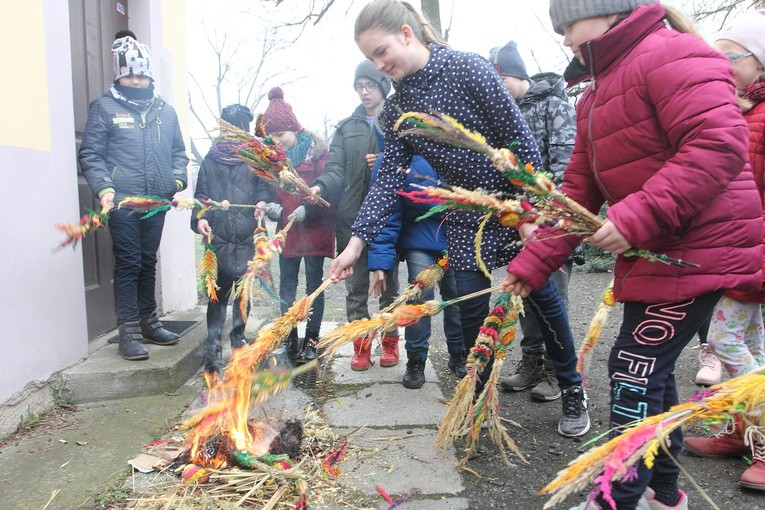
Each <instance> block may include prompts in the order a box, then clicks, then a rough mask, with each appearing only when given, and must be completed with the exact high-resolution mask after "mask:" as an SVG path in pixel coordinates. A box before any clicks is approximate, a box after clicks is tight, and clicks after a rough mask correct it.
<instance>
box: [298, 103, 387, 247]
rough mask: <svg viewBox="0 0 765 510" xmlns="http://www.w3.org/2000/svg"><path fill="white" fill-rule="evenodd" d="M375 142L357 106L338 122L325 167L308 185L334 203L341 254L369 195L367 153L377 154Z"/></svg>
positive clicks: (363, 115)
mask: <svg viewBox="0 0 765 510" xmlns="http://www.w3.org/2000/svg"><path fill="white" fill-rule="evenodd" d="M377 152H378V149H377V142H376V139H375V136H374V133H373V131H372V129H371V128H370V127H369V124H368V123H367V118H366V113H365V111H364V107H363V106H362V105H359V106H358V107H357V108H356V110H355V111H354V112H353V114H352V115H351V116H350V117H347V118H345V119H343V120H341V121H340V123H339V124H338V125H337V129H336V130H335V134H334V135H333V136H332V142H331V143H330V146H329V157H328V159H327V168H326V170H325V171H324V173H323V174H322V175H320V176H319V177H317V178H316V179H315V180H314V181H313V183H311V185H312V186H319V187H320V188H321V196H322V197H324V198H326V199H327V200H329V201H331V202H336V203H337V204H338V205H337V217H336V221H335V228H336V230H337V232H336V237H337V252H338V253H340V252H341V251H343V250H344V249H345V247H346V245H347V244H348V241H349V240H350V238H351V225H353V222H354V220H355V219H356V215H357V214H358V212H359V208H360V207H361V203H362V202H363V201H364V198H365V197H366V196H367V193H368V192H369V185H370V181H371V176H372V169H371V168H369V166H368V165H367V162H366V155H367V154H377Z"/></svg>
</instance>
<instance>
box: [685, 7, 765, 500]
mask: <svg viewBox="0 0 765 510" xmlns="http://www.w3.org/2000/svg"><path fill="white" fill-rule="evenodd" d="M714 46H715V48H716V49H718V50H719V51H720V52H721V53H723V54H724V55H725V56H727V57H728V60H730V63H731V65H732V66H733V79H734V81H735V82H736V89H737V91H738V93H739V97H740V101H739V102H740V104H741V106H742V110H743V112H744V118H745V119H746V121H747V123H748V124H749V132H750V135H749V162H750V164H751V165H752V172H753V173H754V181H755V182H756V183H757V188H758V191H759V192H760V199H761V200H762V199H763V198H765V195H763V193H765V10H759V11H755V12H751V13H748V14H746V15H744V16H743V17H741V18H739V19H738V20H736V22H734V23H733V25H732V26H731V27H730V28H729V29H728V30H726V31H724V32H722V33H721V34H720V35H719V36H718V39H717V41H716V42H715V44H714ZM764 202H765V200H764ZM764 215H765V213H764ZM763 262H764V264H765V261H763ZM761 303H765V290H763V288H762V284H760V289H759V291H758V292H743V291H739V290H730V291H728V292H726V293H725V295H724V296H723V297H722V299H720V301H719V302H718V303H717V305H716V306H715V309H714V312H713V313H712V323H711V324H710V327H709V334H708V336H707V341H708V342H709V346H710V347H711V349H712V350H713V351H714V352H715V354H717V356H718V357H719V358H720V361H721V362H722V365H723V366H724V367H725V370H726V371H727V372H728V374H730V376H731V377H736V376H739V375H742V374H745V373H746V372H749V371H751V370H754V369H756V368H758V367H761V366H763V365H764V364H765V336H764V334H763V324H762V309H761V308H762V307H761V306H760V304H761ZM743 428H744V427H743V426H742V422H741V420H737V421H736V422H735V425H734V426H733V427H726V428H725V429H724V430H723V432H722V433H720V434H718V435H716V436H714V437H689V438H686V439H685V441H684V444H685V448H686V449H687V450H688V451H690V452H691V453H694V454H696V455H699V456H701V457H711V458H716V457H729V456H734V457H739V456H741V455H742V454H745V453H751V454H752V465H751V466H750V467H748V468H747V469H746V471H744V473H743V474H742V475H741V480H740V482H739V484H740V485H741V486H742V487H747V488H749V489H756V490H765V444H763V442H762V441H761V440H757V438H758V437H762V434H753V435H752V441H751V444H744V443H745V441H744V432H745V431H744V430H742V429H743ZM731 432H732V433H731Z"/></svg>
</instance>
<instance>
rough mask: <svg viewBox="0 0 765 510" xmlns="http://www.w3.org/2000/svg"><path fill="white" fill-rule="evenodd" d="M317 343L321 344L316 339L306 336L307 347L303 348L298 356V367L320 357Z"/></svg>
mask: <svg viewBox="0 0 765 510" xmlns="http://www.w3.org/2000/svg"><path fill="white" fill-rule="evenodd" d="M317 343H319V341H318V340H317V339H316V338H315V337H312V336H308V335H306V337H305V345H304V346H303V350H302V351H300V356H298V359H297V364H298V365H305V364H306V363H309V362H311V361H313V360H315V359H316V358H317V357H318V353H317V352H316V344H317Z"/></svg>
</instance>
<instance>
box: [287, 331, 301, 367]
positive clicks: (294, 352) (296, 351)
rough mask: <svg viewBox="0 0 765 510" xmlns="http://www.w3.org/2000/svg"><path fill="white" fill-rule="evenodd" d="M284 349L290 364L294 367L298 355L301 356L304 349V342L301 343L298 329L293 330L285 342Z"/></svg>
mask: <svg viewBox="0 0 765 510" xmlns="http://www.w3.org/2000/svg"><path fill="white" fill-rule="evenodd" d="M284 347H285V350H286V352H287V359H288V360H289V362H290V363H292V364H293V365H294V364H295V363H297V358H298V355H300V351H301V349H302V348H303V342H301V341H300V339H299V338H298V332H297V329H296V328H292V331H290V334H289V336H288V337H287V339H286V340H285V341H284Z"/></svg>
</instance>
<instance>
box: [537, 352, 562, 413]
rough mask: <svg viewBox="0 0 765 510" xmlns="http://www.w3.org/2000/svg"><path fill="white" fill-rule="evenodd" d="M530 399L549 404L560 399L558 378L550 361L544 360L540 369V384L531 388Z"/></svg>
mask: <svg viewBox="0 0 765 510" xmlns="http://www.w3.org/2000/svg"><path fill="white" fill-rule="evenodd" d="M531 398H532V399H534V400H539V401H542V402H551V401H553V400H557V399H559V398H560V387H559V386H558V376H557V375H555V366H554V365H553V364H552V361H550V360H549V359H545V361H544V365H543V369H542V382H540V383H539V384H537V385H536V386H534V387H533V388H531Z"/></svg>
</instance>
